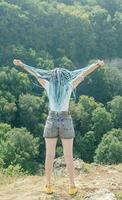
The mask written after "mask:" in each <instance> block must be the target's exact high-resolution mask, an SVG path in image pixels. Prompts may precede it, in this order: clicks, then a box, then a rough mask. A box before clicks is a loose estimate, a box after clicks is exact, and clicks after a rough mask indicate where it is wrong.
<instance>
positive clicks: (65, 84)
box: [23, 64, 91, 106]
mask: <svg viewBox="0 0 122 200" xmlns="http://www.w3.org/2000/svg"><path fill="white" fill-rule="evenodd" d="M23 65H25V64H23ZM25 66H26V67H27V68H29V70H31V71H32V72H34V73H35V74H36V75H37V76H38V78H39V77H40V78H43V79H45V80H47V81H49V94H50V93H51V95H52V96H53V99H54V102H55V103H56V105H57V106H59V105H60V104H61V101H62V99H63V98H64V96H65V95H66V93H67V91H68V88H69V87H72V85H71V84H70V83H71V81H73V80H74V79H75V78H77V77H78V76H81V75H82V73H83V72H84V71H86V70H87V69H88V68H90V66H91V65H88V66H86V67H84V68H81V69H76V70H73V71H70V70H68V69H65V68H58V67H57V68H54V69H52V70H44V69H39V68H35V67H32V66H29V65H25ZM33 84H34V85H36V86H38V87H41V86H40V85H37V84H35V83H34V82H33ZM72 91H73V96H74V98H75V100H76V94H75V93H76V88H75V89H74V90H72Z"/></svg>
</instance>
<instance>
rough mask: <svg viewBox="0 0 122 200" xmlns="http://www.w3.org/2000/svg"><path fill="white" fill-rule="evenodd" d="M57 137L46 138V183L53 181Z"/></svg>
mask: <svg viewBox="0 0 122 200" xmlns="http://www.w3.org/2000/svg"><path fill="white" fill-rule="evenodd" d="M56 142H57V138H45V144H46V158H45V176H46V184H50V183H51V174H52V170H53V161H54V157H55V148H56Z"/></svg>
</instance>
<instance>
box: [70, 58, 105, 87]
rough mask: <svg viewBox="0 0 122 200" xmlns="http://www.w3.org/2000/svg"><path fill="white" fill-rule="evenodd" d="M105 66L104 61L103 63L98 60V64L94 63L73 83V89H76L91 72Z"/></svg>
mask: <svg viewBox="0 0 122 200" xmlns="http://www.w3.org/2000/svg"><path fill="white" fill-rule="evenodd" d="M103 65H104V61H101V60H98V62H97V63H93V64H91V65H90V66H89V67H87V69H86V70H84V71H83V72H81V74H79V75H78V76H77V77H76V78H75V79H74V80H73V81H72V82H71V84H72V86H73V89H74V88H76V87H77V86H78V85H79V83H80V82H81V81H83V80H84V78H85V77H86V76H88V75H89V74H90V73H91V72H93V71H94V70H95V69H97V68H98V67H102V66H103Z"/></svg>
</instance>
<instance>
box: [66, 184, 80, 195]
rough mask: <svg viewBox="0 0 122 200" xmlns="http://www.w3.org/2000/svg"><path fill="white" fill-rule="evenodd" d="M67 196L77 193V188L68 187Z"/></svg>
mask: <svg viewBox="0 0 122 200" xmlns="http://www.w3.org/2000/svg"><path fill="white" fill-rule="evenodd" d="M68 192H69V194H70V195H74V194H76V193H77V192H78V188H77V187H76V186H69V191H68Z"/></svg>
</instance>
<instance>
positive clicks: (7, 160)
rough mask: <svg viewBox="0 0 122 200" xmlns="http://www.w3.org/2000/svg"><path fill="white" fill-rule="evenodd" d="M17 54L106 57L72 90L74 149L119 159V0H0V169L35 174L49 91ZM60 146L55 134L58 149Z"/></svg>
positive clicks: (77, 62)
mask: <svg viewBox="0 0 122 200" xmlns="http://www.w3.org/2000/svg"><path fill="white" fill-rule="evenodd" d="M14 58H16V59H20V60H22V61H23V62H24V63H25V64H27V65H30V66H33V67H37V68H41V69H47V70H48V69H53V68H55V67H57V66H58V67H64V68H66V69H69V70H74V69H79V68H83V67H85V66H86V65H87V64H90V63H94V62H95V61H96V60H98V59H101V60H102V59H103V60H104V61H105V66H104V67H103V68H98V69H96V70H95V71H94V72H92V73H91V74H90V75H88V76H87V77H86V78H85V79H84V81H83V82H82V83H81V84H80V85H79V86H78V87H77V89H76V94H77V98H76V100H74V98H73V96H71V100H70V105H69V110H70V112H71V116H72V119H73V123H74V129H75V134H76V137H75V140H74V157H77V158H80V159H83V160H84V161H85V162H88V163H92V162H97V163H100V164H114V163H121V162H122V1H121V0H21V1H20V0H1V1H0V170H3V171H5V173H12V170H13V171H14V170H15V171H16V170H18V171H19V170H20V171H24V172H28V173H30V174H33V173H36V172H37V171H40V170H41V169H42V168H43V167H44V159H45V143H44V138H43V137H42V135H43V130H44V126H45V121H46V118H47V115H48V97H47V94H46V92H45V90H44V88H43V87H41V86H40V87H39V86H38V84H37V80H35V78H34V77H33V76H32V75H30V74H28V73H27V72H25V71H24V70H22V69H18V68H17V67H16V66H14V64H13V59H14ZM118 60H119V61H120V62H119V63H118V62H117V61H118ZM112 61H113V62H112ZM114 61H116V62H114ZM113 63H114V64H113ZM62 154H63V152H62V145H61V141H60V140H58V144H57V150H56V157H58V156H61V155H62Z"/></svg>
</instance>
